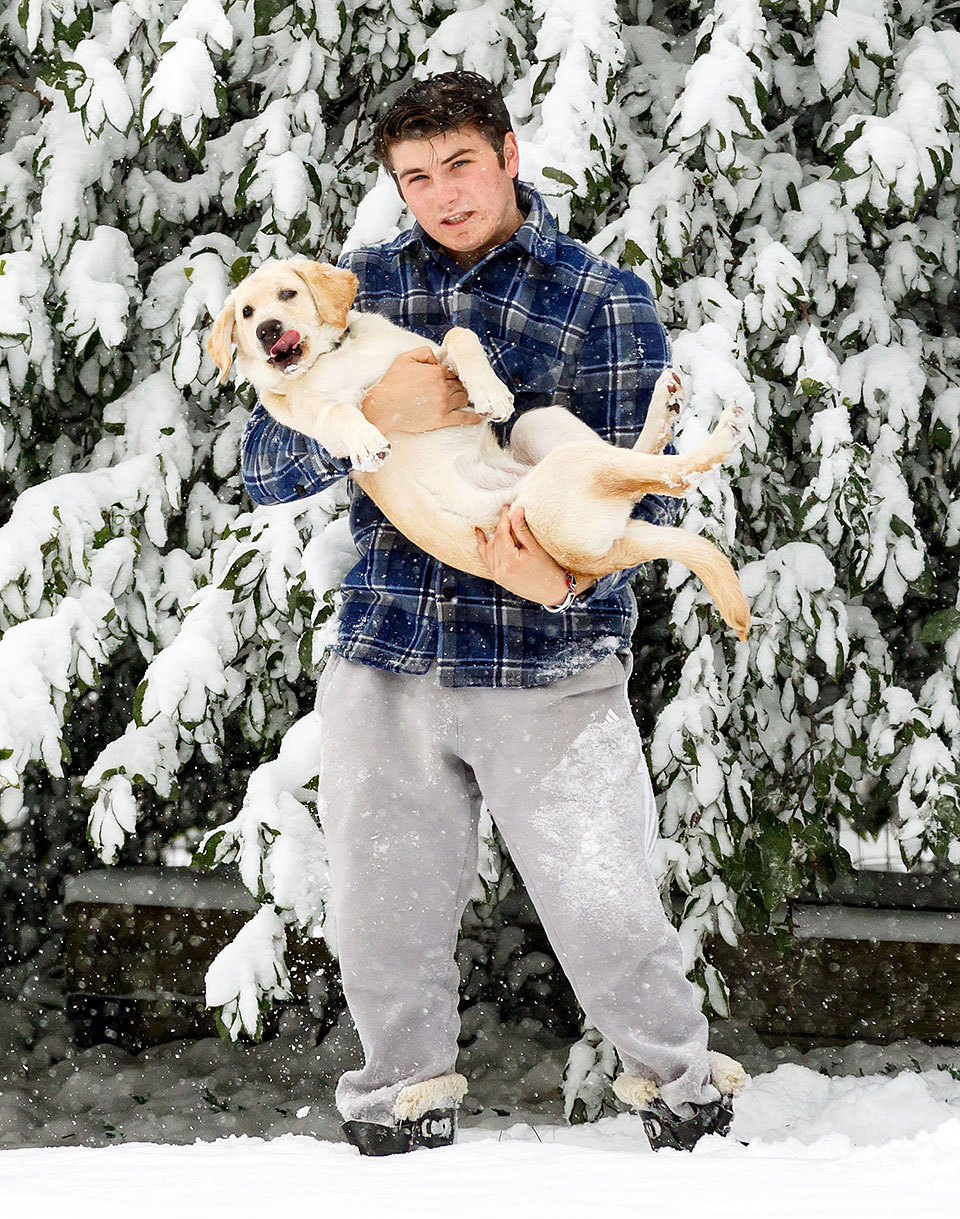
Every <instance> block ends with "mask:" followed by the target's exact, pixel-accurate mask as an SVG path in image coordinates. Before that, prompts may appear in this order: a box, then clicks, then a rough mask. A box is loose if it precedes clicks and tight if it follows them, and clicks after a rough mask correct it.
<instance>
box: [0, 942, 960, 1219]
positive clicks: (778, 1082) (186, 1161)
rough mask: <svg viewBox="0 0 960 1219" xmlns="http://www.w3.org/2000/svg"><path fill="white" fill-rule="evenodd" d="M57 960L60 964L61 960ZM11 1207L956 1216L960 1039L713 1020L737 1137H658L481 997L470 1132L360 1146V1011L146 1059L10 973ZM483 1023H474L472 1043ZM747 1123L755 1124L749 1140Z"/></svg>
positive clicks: (423, 1218) (4, 1067)
mask: <svg viewBox="0 0 960 1219" xmlns="http://www.w3.org/2000/svg"><path fill="white" fill-rule="evenodd" d="M48 964H49V962H48ZM0 995H2V996H3V998H0V1200H2V1201H0V1214H2V1215H3V1217H4V1219H21V1217H23V1219H26V1217H27V1216H29V1217H30V1219H34V1217H35V1216H40V1215H48V1214H49V1215H69V1216H70V1217H71V1219H84V1217H86V1216H91V1217H93V1216H96V1219H114V1216H116V1217H117V1219H119V1217H121V1216H122V1217H123V1219H130V1216H136V1219H151V1217H152V1216H157V1217H158V1219H160V1217H161V1216H162V1217H163V1219H169V1217H171V1216H176V1219H194V1217H196V1219H201V1217H202V1219H217V1217H219V1216H223V1217H224V1219H227V1217H228V1216H229V1219H247V1216H250V1217H253V1216H257V1219H263V1216H264V1215H267V1216H271V1215H291V1216H297V1217H299V1216H300V1215H305V1214H310V1215H313V1214H316V1215H325V1216H326V1215H331V1216H332V1215H336V1214H338V1213H339V1208H340V1207H343V1208H344V1210H346V1209H347V1208H350V1210H351V1211H355V1212H358V1213H359V1214H360V1215H361V1216H366V1215H368V1214H369V1215H378V1214H381V1213H386V1211H387V1210H389V1212H390V1213H391V1214H393V1215H400V1216H406V1215H410V1216H416V1217H417V1219H433V1217H434V1216H436V1217H437V1219H440V1217H441V1216H442V1217H443V1219H452V1217H453V1216H457V1217H458V1219H459V1217H461V1216H474V1215H475V1216H483V1217H484V1219H489V1217H490V1216H492V1215H506V1216H512V1215H521V1214H522V1215H524V1216H525V1217H527V1216H530V1217H537V1216H541V1215H543V1216H547V1215H549V1216H555V1215H561V1216H562V1215H574V1214H577V1215H585V1216H593V1215H607V1214H612V1213H631V1214H632V1213H640V1212H641V1211H642V1212H644V1213H646V1212H650V1211H652V1212H653V1213H654V1214H657V1215H661V1214H662V1215H665V1216H669V1217H671V1219H672V1217H673V1216H691V1217H694V1216H699V1215H703V1216H709V1217H710V1219H721V1217H725V1216H731V1217H733V1216H736V1217H737V1219H743V1217H744V1216H761V1215H762V1216H776V1217H777V1219H780V1217H787V1219H790V1217H793V1216H796V1217H797V1219H800V1217H802V1219H823V1217H825V1216H838V1217H839V1216H843V1217H844V1219H860V1216H863V1219H885V1217H886V1216H890V1217H891V1219H894V1217H896V1219H913V1217H914V1216H918V1217H919V1216H923V1217H924V1219H941V1217H945V1216H948V1215H950V1214H956V1213H957V1199H958V1197H960V1050H956V1049H950V1048H945V1047H936V1046H926V1045H923V1044H922V1043H920V1042H902V1043H899V1044H898V1045H895V1046H887V1047H877V1046H868V1045H865V1044H863V1043H855V1044H852V1045H848V1046H842V1047H836V1048H829V1049H817V1050H812V1051H809V1052H807V1053H806V1054H801V1053H799V1052H797V1051H795V1050H790V1049H786V1048H783V1047H778V1048H773V1049H771V1048H769V1047H766V1046H764V1045H763V1044H762V1043H761V1042H760V1041H759V1039H757V1038H756V1037H755V1036H754V1035H753V1034H752V1033H751V1032H750V1031H749V1030H746V1029H743V1028H741V1027H737V1026H735V1025H733V1024H730V1023H727V1024H725V1025H720V1026H717V1027H716V1029H715V1035H714V1044H715V1046H716V1048H718V1049H723V1050H725V1051H727V1052H733V1053H737V1054H739V1055H741V1056H742V1057H743V1060H744V1062H745V1064H746V1065H747V1067H748V1069H749V1070H750V1071H751V1074H752V1077H753V1078H752V1080H751V1083H750V1085H749V1087H748V1089H747V1091H746V1092H745V1094H744V1095H743V1097H741V1099H740V1100H739V1102H738V1105H737V1113H736V1119H735V1122H734V1127H733V1137H732V1138H730V1139H727V1140H721V1139H717V1138H712V1139H707V1140H704V1141H703V1142H702V1143H701V1144H700V1146H699V1147H698V1149H697V1151H696V1152H695V1153H694V1154H693V1155H692V1156H691V1155H682V1154H680V1153H674V1152H660V1153H658V1154H657V1155H653V1154H652V1153H651V1152H650V1151H649V1149H648V1148H647V1145H646V1141H645V1139H644V1136H643V1130H642V1126H641V1123H640V1120H639V1118H637V1117H636V1116H634V1115H631V1114H627V1113H619V1114H612V1115H611V1116H608V1117H604V1118H602V1119H601V1120H600V1121H599V1122H596V1123H594V1124H591V1125H587V1126H573V1127H572V1126H568V1125H567V1124H566V1123H565V1122H564V1120H563V1116H562V1109H561V1105H560V1101H559V1096H558V1092H557V1086H558V1084H559V1082H560V1076H561V1072H562V1070H563V1064H564V1062H565V1059H566V1045H567V1043H566V1042H562V1041H559V1040H558V1039H557V1038H555V1037H553V1036H551V1035H550V1034H549V1033H548V1032H547V1031H546V1030H544V1029H543V1028H542V1027H541V1026H539V1025H537V1024H535V1023H533V1022H531V1023H530V1024H528V1025H527V1026H525V1027H504V1026H502V1025H500V1024H499V1023H498V1021H497V1018H496V1013H495V1011H494V1010H493V1009H491V1008H487V1007H484V1006H483V1005H480V1006H479V1007H475V1008H472V1009H470V1011H468V1012H467V1013H466V1018H465V1022H464V1032H465V1034H467V1036H466V1037H465V1038H464V1040H465V1041H468V1044H465V1045H464V1046H463V1047H462V1049H461V1054H460V1059H459V1061H458V1066H459V1068H460V1069H461V1070H462V1071H463V1072H464V1073H465V1074H466V1075H467V1077H468V1079H469V1081H470V1090H469V1093H468V1095H467V1098H466V1101H465V1104H464V1108H463V1111H462V1117H461V1133H460V1141H459V1143H458V1145H457V1146H455V1147H452V1148H444V1149H441V1150H436V1151H421V1152H417V1153H415V1154H414V1155H410V1156H399V1157H390V1158H387V1159H382V1160H374V1159H362V1158H361V1157H360V1156H359V1154H358V1153H357V1152H356V1151H355V1150H354V1149H353V1148H352V1147H350V1146H348V1145H347V1144H345V1143H344V1142H342V1141H341V1140H340V1135H339V1120H340V1119H339V1117H338V1115H337V1113H336V1110H335V1108H334V1104H333V1089H334V1086H335V1084H336V1080H337V1078H338V1076H339V1074H340V1073H341V1071H343V1070H345V1069H346V1068H347V1067H348V1066H351V1065H355V1064H356V1063H357V1062H358V1060H359V1053H360V1049H359V1044H358V1042H357V1038H356V1033H355V1031H354V1029H353V1026H352V1023H351V1021H350V1019H349V1017H346V1016H345V1017H344V1018H343V1019H342V1020H341V1022H340V1024H339V1025H338V1026H337V1027H336V1028H335V1029H334V1030H333V1031H332V1032H331V1033H329V1034H328V1035H327V1037H325V1038H324V1040H323V1041H322V1042H321V1044H320V1045H316V1044H315V1029H314V1026H313V1024H312V1022H311V1021H310V1018H309V1016H308V1015H307V1014H306V1013H304V1012H301V1011H300V1010H299V1009H290V1010H288V1012H287V1013H286V1014H285V1016H284V1018H283V1024H282V1034H281V1036H280V1037H278V1038H275V1039H273V1040H270V1041H266V1042H264V1043H263V1044H261V1045H258V1046H253V1045H248V1046H238V1047H230V1046H227V1045H225V1044H224V1043H222V1042H220V1041H218V1040H216V1039H213V1038H211V1039H206V1040H201V1041H196V1042H189V1041H181V1042H172V1043H170V1044H168V1045H164V1046H157V1047H155V1048H153V1049H150V1050H147V1051H145V1052H144V1053H142V1054H139V1055H136V1056H134V1055H131V1054H127V1053H125V1052H124V1051H122V1050H118V1049H116V1048H112V1047H106V1046H99V1047H95V1048H93V1049H89V1050H82V1051H78V1050H76V1049H74V1048H73V1047H71V1045H70V1042H69V1036H68V1030H67V1028H66V1026H65V1023H64V1019H63V1014H62V1008H61V1006H60V1004H61V1000H60V997H59V995H58V993H57V988H56V983H55V982H54V981H51V979H50V977H49V972H48V971H45V970H44V969H41V970H40V971H39V973H37V972H35V973H34V974H33V975H32V976H31V975H30V973H29V971H20V972H19V973H18V972H16V971H8V972H7V974H6V975H0ZM471 1035H472V1040H468V1039H469V1038H470V1036H471ZM738 1140H748V1141H749V1146H743V1145H742V1144H741V1143H740V1142H739V1141H738Z"/></svg>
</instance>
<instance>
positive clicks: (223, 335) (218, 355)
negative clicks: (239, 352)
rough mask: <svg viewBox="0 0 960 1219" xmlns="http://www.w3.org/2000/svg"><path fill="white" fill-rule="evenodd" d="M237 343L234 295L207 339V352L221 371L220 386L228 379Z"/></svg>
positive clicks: (229, 298)
mask: <svg viewBox="0 0 960 1219" xmlns="http://www.w3.org/2000/svg"><path fill="white" fill-rule="evenodd" d="M236 341H237V311H236V308H235V305H234V300H233V293H232V292H231V293H230V295H229V296H228V297H227V299H226V301H225V303H224V306H223V309H222V310H221V312H220V316H219V317H218V318H217V320H216V321H215V322H214V323H213V327H212V329H211V331H210V337H209V338H208V339H207V352H208V353H209V355H210V359H211V360H213V362H214V364H216V366H217V368H219V369H220V382H219V383H220V384H221V385H222V384H223V383H224V381H226V379H227V373H228V372H229V371H230V365H231V364H232V363H233V345H234V343H235V342H236Z"/></svg>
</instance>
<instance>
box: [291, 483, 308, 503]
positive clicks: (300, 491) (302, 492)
mask: <svg viewBox="0 0 960 1219" xmlns="http://www.w3.org/2000/svg"><path fill="white" fill-rule="evenodd" d="M294 490H295V491H296V493H297V495H299V496H300V498H301V499H302V498H303V497H304V496H305V495H306V493H307V488H306V487H305V486H304V485H303V483H297V485H296V486H295V487H294Z"/></svg>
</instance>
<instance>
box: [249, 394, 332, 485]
mask: <svg viewBox="0 0 960 1219" xmlns="http://www.w3.org/2000/svg"><path fill="white" fill-rule="evenodd" d="M240 470H241V473H242V475H243V483H244V486H245V487H246V488H247V494H248V495H249V496H250V498H251V499H252V500H253V502H254V503H255V504H288V503H290V502H291V501H293V500H297V499H301V498H303V497H304V496H306V495H316V493H317V492H318V491H325V490H326V488H327V487H329V486H331V485H332V484H333V483H335V482H336V481H337V480H338V479H340V478H345V477H346V476H347V474H349V473H350V462H349V460H348V459H347V458H345V457H332V456H331V455H330V454H329V453H328V452H327V450H326V449H325V448H324V447H323V445H321V444H319V443H318V442H317V441H316V440H314V439H312V438H311V437H310V436H304V435H303V433H302V432H298V431H295V430H294V429H293V428H288V427H286V426H284V424H282V423H279V422H278V421H277V420H276V419H274V418H273V416H272V415H270V414H268V412H267V410H266V408H265V407H264V405H263V403H262V402H258V403H257V404H256V405H255V406H254V408H253V410H252V411H251V412H250V418H249V419H248V420H247V425H246V427H245V428H244V431H243V443H242V444H241V453H240Z"/></svg>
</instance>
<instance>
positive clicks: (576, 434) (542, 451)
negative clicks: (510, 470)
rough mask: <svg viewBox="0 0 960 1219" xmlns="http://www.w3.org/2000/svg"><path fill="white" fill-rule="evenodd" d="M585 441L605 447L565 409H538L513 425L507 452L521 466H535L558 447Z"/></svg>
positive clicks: (529, 412)
mask: <svg viewBox="0 0 960 1219" xmlns="http://www.w3.org/2000/svg"><path fill="white" fill-rule="evenodd" d="M585 440H592V441H595V442H598V443H599V444H604V443H605V442H604V441H603V440H602V439H601V437H599V436H598V435H597V433H596V432H595V431H594V430H593V428H592V427H590V426H589V425H588V424H586V423H584V422H583V420H582V419H578V418H577V416H576V415H574V414H572V413H571V412H570V411H568V410H567V408H566V407H564V406H538V407H536V408H535V409H534V410H532V411H524V413H523V414H522V415H521V416H520V417H519V419H517V421H516V423H514V425H513V431H512V432H511V433H510V452H511V453H512V454H513V456H514V457H515V458H516V459H517V461H520V462H523V464H524V465H527V466H535V465H536V464H537V462H538V461H543V459H544V457H546V455H547V454H548V453H549V452H550V451H551V450H552V449H555V448H556V447H557V446H558V445H561V444H573V443H575V442H577V441H579V442H581V443H582V442H583V441H585Z"/></svg>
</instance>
